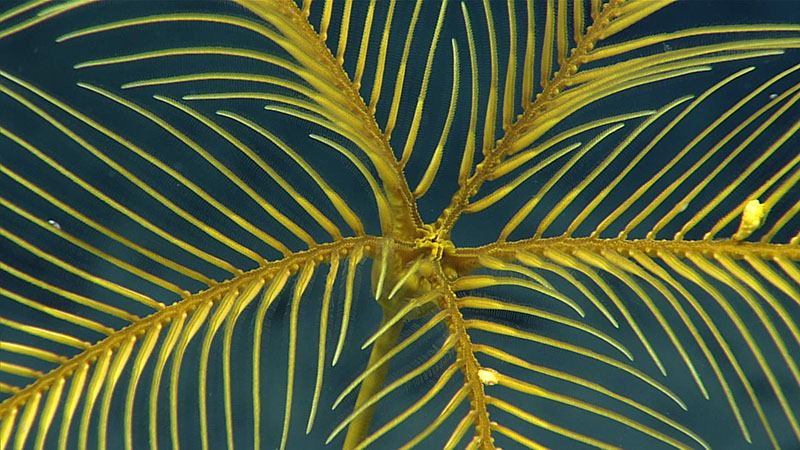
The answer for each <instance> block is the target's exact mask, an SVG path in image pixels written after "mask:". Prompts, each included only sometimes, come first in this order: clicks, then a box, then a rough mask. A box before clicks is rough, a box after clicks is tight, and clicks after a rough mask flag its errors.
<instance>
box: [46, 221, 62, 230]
mask: <svg viewBox="0 0 800 450" xmlns="http://www.w3.org/2000/svg"><path fill="white" fill-rule="evenodd" d="M47 223H49V224H50V225H51V226H52V227H53V228H55V229H56V230H60V229H61V224H59V223H58V222H56V221H55V220H53V219H50V220H48V221H47Z"/></svg>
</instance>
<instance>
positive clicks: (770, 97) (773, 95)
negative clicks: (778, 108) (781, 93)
mask: <svg viewBox="0 0 800 450" xmlns="http://www.w3.org/2000/svg"><path fill="white" fill-rule="evenodd" d="M777 96H778V94H769V99H770V100H772V99H774V98H775V97H777Z"/></svg>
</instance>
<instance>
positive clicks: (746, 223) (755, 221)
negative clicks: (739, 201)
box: [731, 199, 767, 241]
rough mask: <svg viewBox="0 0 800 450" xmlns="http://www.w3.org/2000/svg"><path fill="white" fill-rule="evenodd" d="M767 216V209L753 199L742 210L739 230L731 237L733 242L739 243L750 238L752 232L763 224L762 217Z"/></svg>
mask: <svg viewBox="0 0 800 450" xmlns="http://www.w3.org/2000/svg"><path fill="white" fill-rule="evenodd" d="M766 216H767V209H766V208H764V205H763V204H762V203H761V202H759V201H758V199H753V200H750V201H749V202H747V203H746V204H745V205H744V210H742V222H741V223H740V224H739V229H738V230H736V233H735V234H734V235H733V236H731V239H733V240H734V241H741V240H742V239H745V238H746V237H748V236H750V235H751V234H752V233H753V231H755V230H757V229H758V227H760V226H761V225H762V224H763V223H764V217H766Z"/></svg>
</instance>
